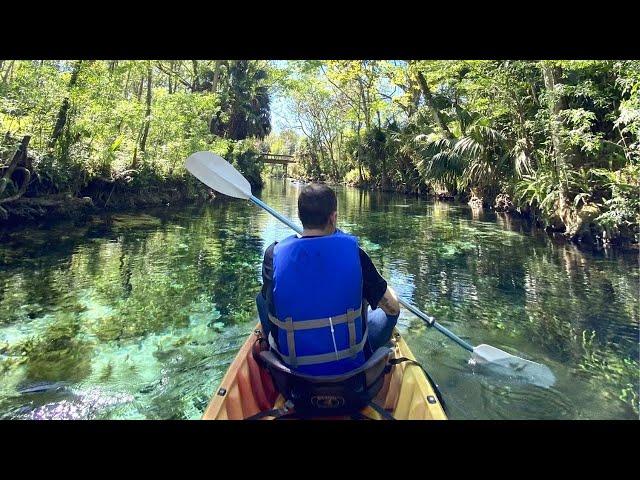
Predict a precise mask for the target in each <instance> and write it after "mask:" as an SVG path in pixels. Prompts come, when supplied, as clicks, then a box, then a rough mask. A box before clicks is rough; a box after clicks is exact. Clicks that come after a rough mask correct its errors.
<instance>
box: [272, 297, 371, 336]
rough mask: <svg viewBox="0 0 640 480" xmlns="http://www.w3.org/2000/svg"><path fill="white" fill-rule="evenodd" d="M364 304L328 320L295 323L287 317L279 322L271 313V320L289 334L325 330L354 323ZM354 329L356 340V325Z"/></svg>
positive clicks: (297, 321) (320, 319) (327, 318)
mask: <svg viewBox="0 0 640 480" xmlns="http://www.w3.org/2000/svg"><path fill="white" fill-rule="evenodd" d="M361 310H362V304H360V306H359V307H358V308H350V309H348V310H347V313H343V314H342V315H336V316H335V317H326V318H314V319H313V320H296V321H295V322H294V321H293V319H292V318H291V317H287V318H286V319H285V321H284V322H283V321H282V320H279V319H278V318H276V317H274V316H273V315H271V313H269V320H270V321H271V322H272V323H273V324H274V325H276V326H277V327H278V328H281V329H283V330H286V331H287V332H289V331H291V332H293V331H297V330H311V329H313V328H324V327H330V326H331V325H330V324H331V323H333V325H338V324H340V323H347V322H349V323H351V324H352V323H353V322H354V320H355V319H356V318H358V317H360V316H361ZM351 328H352V327H351V325H350V326H349V330H351ZM353 328H354V332H353V333H354V339H355V325H354V326H353Z"/></svg>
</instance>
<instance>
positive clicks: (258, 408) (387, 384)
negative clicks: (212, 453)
mask: <svg viewBox="0 0 640 480" xmlns="http://www.w3.org/2000/svg"><path fill="white" fill-rule="evenodd" d="M261 335H262V332H261V330H260V324H258V325H257V326H256V329H255V330H254V331H253V332H252V333H251V334H249V337H248V338H247V340H246V341H245V342H244V345H243V346H242V348H240V351H239V352H238V355H237V356H236V358H235V360H234V361H233V363H231V365H230V366H229V369H228V370H227V373H226V374H225V376H224V378H223V379H222V382H221V384H220V386H219V388H218V389H217V391H216V392H215V394H214V395H213V398H212V399H211V401H210V402H209V405H208V407H207V409H206V410H205V412H204V415H203V417H202V418H203V419H204V420H242V419H244V418H247V417H249V416H251V415H255V414H257V413H258V412H262V411H264V410H269V409H272V408H279V407H281V406H282V405H284V402H285V399H284V397H283V396H282V395H280V394H279V393H278V392H277V391H276V389H275V387H274V385H273V382H272V380H271V377H270V375H269V372H268V371H267V370H266V369H264V368H262V367H261V366H260V365H259V364H258V363H257V362H256V361H255V359H254V358H253V354H252V351H253V345H254V344H255V342H256V340H257V339H258V338H259V336H261ZM391 342H392V348H393V355H394V357H395V358H401V357H406V358H409V359H411V360H415V357H414V356H413V354H412V353H411V350H409V347H408V346H407V344H406V342H405V341H404V339H403V338H402V336H401V335H400V333H399V332H398V331H397V330H394V332H393V335H392V340H391ZM374 402H375V403H376V404H378V405H380V406H382V407H383V408H384V409H385V410H386V411H387V412H389V413H390V414H391V415H392V416H393V417H394V418H396V419H398V420H446V419H447V416H446V414H445V411H444V408H443V405H442V403H441V401H440V398H439V396H438V395H437V394H436V387H435V386H434V385H432V383H431V381H430V380H429V379H428V378H427V375H425V373H424V372H423V371H422V369H421V368H420V367H419V366H417V365H415V364H411V363H408V362H405V363H400V364H398V365H395V366H394V367H393V368H392V370H391V372H390V373H388V374H387V375H386V377H385V381H384V386H383V387H382V389H381V390H380V392H379V393H378V395H377V396H376V398H375V399H374ZM360 413H361V414H362V415H364V416H366V417H368V418H371V419H376V420H381V419H382V416H381V415H380V414H379V413H378V412H376V411H375V410H374V409H373V408H371V407H369V406H367V407H365V408H364V409H363V410H362V411H361V412H360ZM340 418H344V419H348V418H349V417H340Z"/></svg>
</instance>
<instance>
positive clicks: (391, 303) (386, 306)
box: [378, 286, 400, 315]
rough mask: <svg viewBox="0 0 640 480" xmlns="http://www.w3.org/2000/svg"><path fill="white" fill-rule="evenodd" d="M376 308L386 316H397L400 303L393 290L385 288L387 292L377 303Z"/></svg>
mask: <svg viewBox="0 0 640 480" xmlns="http://www.w3.org/2000/svg"><path fill="white" fill-rule="evenodd" d="M378 306H379V307H380V308H381V309H382V310H383V311H384V313H386V314H387V315H399V314H400V302H398V296H397V295H396V292H395V291H394V290H393V288H391V287H389V286H387V290H386V291H385V292H384V295H383V296H382V298H381V299H380V302H378Z"/></svg>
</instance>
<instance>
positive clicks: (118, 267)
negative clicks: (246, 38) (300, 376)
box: [0, 180, 639, 419]
mask: <svg viewBox="0 0 640 480" xmlns="http://www.w3.org/2000/svg"><path fill="white" fill-rule="evenodd" d="M297 188H298V187H297V186H296V184H293V183H290V182H285V181H281V180H273V181H271V182H269V183H268V184H267V186H266V187H265V189H264V191H263V192H262V193H261V195H260V196H261V197H262V199H263V200H265V201H266V202H267V203H268V204H270V205H271V206H273V207H274V208H276V209H278V210H279V211H281V212H282V213H284V214H285V215H287V216H289V217H290V218H296V197H297ZM338 193H339V220H338V221H339V223H340V226H341V228H343V229H344V230H346V231H348V232H351V233H354V234H356V235H358V236H359V237H360V238H361V244H362V246H363V247H364V249H365V250H367V251H368V252H369V254H370V256H371V257H372V259H373V261H374V263H375V264H376V265H377V266H378V269H379V270H380V271H381V273H382V274H383V276H385V278H387V279H388V280H389V282H390V284H391V285H393V286H394V287H395V289H396V291H397V292H398V293H399V294H400V295H402V296H403V297H405V298H406V299H408V300H410V301H412V302H413V303H414V304H415V305H416V306H417V307H419V308H421V309H423V310H424V311H426V312H429V313H431V314H432V315H435V316H436V318H437V319H439V320H440V321H441V323H442V324H444V325H445V326H447V327H448V328H450V329H451V330H453V331H454V332H456V333H457V334H459V335H460V336H462V337H463V338H464V339H466V340H468V341H469V342H471V343H473V344H475V345H477V344H480V343H488V344H491V345H494V346H496V347H498V348H502V349H504V350H506V351H509V352H511V353H514V354H517V355H519V356H522V357H525V358H528V359H531V360H535V361H538V362H542V363H545V364H547V365H548V366H549V367H550V368H551V369H552V370H553V371H554V373H555V375H556V377H557V383H556V384H555V385H554V386H553V387H552V388H550V389H547V388H541V387H536V386H533V385H530V384H523V383H518V382H517V381H511V380H509V379H507V378H503V377H497V376H494V375H491V374H490V373H487V372H482V371H475V372H474V371H473V370H472V369H471V367H469V365H468V364H467V359H468V355H467V354H466V352H465V351H464V350H462V349H460V348H459V347H458V346H456V345H455V344H453V343H452V342H451V341H449V340H448V339H446V338H445V337H443V336H442V335H440V334H439V333H438V332H436V331H435V330H427V329H426V327H425V326H424V324H423V323H422V322H421V321H420V320H419V319H417V318H416V317H414V316H412V315H411V314H408V313H407V312H403V313H402V315H401V317H400V320H399V328H400V330H401V332H402V333H404V334H405V338H406V340H407V342H408V343H409V345H410V347H411V348H412V350H413V352H414V354H415V355H416V357H417V358H418V360H419V361H421V362H422V363H423V364H424V365H425V366H426V368H427V369H428V370H429V371H430V372H431V374H432V377H433V378H434V379H435V380H436V381H437V382H438V383H439V385H440V388H441V390H442V392H443V395H444V397H445V401H447V403H448V406H449V409H450V416H451V417H452V418H481V419H500V418H512V419H525V418H527V419H528V418H531V419H554V418H558V419H562V418H578V419H588V418H597V419H601V418H611V419H626V418H628V419H637V418H638V387H639V379H638V334H639V333H638V332H639V330H638V322H639V312H638V281H639V278H638V258H637V254H636V253H633V252H626V253H624V252H604V253H599V254H591V253H585V252H581V251H579V250H578V249H577V248H576V247H575V246H573V245H571V244H558V243H552V242H551V241H549V239H548V238H546V236H545V235H543V234H541V233H538V232H535V231H532V230H531V228H530V227H528V226H527V225H526V224H524V223H522V222H517V221H515V220H512V219H510V218H509V217H507V216H503V215H500V214H495V213H493V212H485V213H484V214H474V213H473V212H472V211H471V210H470V209H469V208H467V207H466V206H459V205H453V204H450V203H442V202H431V201H426V200H423V199H417V198H412V197H405V196H400V195H391V194H382V193H375V192H374V193H370V192H362V191H359V190H355V189H350V188H339V189H338ZM289 234H290V231H289V230H288V228H287V227H286V226H284V225H281V224H280V223H279V222H278V221H277V220H275V219H274V218H272V217H271V216H269V215H268V214H267V213H265V212H262V211H260V210H258V209H257V208H256V207H255V206H253V205H251V204H249V203H248V202H243V201H240V200H236V201H229V202H220V203H216V204H213V205H207V206H202V207H194V208H186V209H181V210H175V209H163V210H157V211H147V212H145V213H139V214H138V213H136V214H115V215H112V216H105V217H97V218H95V219H93V220H92V221H90V222H83V223H80V224H73V223H57V224H54V225H51V226H48V227H46V228H41V229H35V228H30V229H22V230H16V231H13V232H9V233H6V234H5V235H4V236H3V239H2V240H3V242H2V243H0V418H159V419H164V418H198V417H199V416H200V415H201V414H202V412H203V411H204V408H205V407H206V404H207V402H208V400H209V398H210V396H211V395H212V393H213V392H214V390H215V388H216V387H217V385H218V383H219V381H220V380H221V378H222V376H223V374H224V372H225V370H226V368H227V366H228V365H229V363H230V362H231V361H232V360H233V358H234V356H235V353H236V351H237V349H238V347H239V346H240V345H241V344H242V342H243V340H244V339H245V337H246V335H247V333H248V332H250V331H251V329H252V327H253V325H254V322H255V321H256V315H255V313H254V306H253V302H254V297H255V295H256V293H257V292H258V290H259V288H260V264H261V258H262V254H263V252H264V250H265V249H266V247H267V246H268V245H269V244H270V243H271V242H272V241H274V240H276V239H281V238H283V237H284V236H286V235H289Z"/></svg>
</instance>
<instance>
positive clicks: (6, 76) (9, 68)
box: [2, 60, 16, 84]
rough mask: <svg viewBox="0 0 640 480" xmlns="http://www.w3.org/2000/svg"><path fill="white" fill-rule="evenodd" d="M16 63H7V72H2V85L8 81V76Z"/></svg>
mask: <svg viewBox="0 0 640 480" xmlns="http://www.w3.org/2000/svg"><path fill="white" fill-rule="evenodd" d="M14 63H16V61H15V60H11V62H10V63H9V66H7V71H6V72H4V75H3V76H2V83H3V84H6V83H7V80H8V79H9V75H10V74H11V72H12V70H13V64H14Z"/></svg>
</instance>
